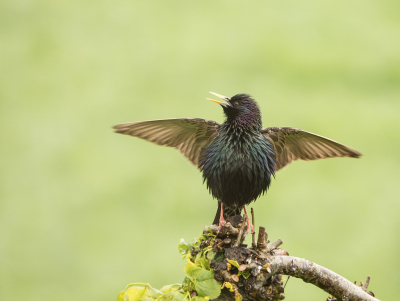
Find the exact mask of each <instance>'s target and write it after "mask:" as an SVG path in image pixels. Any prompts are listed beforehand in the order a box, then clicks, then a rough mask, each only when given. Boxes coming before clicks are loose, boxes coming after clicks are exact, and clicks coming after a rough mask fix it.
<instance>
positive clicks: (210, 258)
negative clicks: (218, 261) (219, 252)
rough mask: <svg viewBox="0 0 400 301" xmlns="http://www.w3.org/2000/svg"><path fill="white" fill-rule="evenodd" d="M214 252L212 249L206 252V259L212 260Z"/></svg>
mask: <svg viewBox="0 0 400 301" xmlns="http://www.w3.org/2000/svg"><path fill="white" fill-rule="evenodd" d="M215 254H216V253H214V252H213V251H209V252H207V259H208V260H213V259H214V258H215Z"/></svg>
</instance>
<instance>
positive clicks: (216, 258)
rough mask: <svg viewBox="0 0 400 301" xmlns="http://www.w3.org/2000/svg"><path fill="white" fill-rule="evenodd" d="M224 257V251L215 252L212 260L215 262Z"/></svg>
mask: <svg viewBox="0 0 400 301" xmlns="http://www.w3.org/2000/svg"><path fill="white" fill-rule="evenodd" d="M223 259H224V253H222V252H218V253H217V254H215V257H214V260H215V262H221V261H222V260H223Z"/></svg>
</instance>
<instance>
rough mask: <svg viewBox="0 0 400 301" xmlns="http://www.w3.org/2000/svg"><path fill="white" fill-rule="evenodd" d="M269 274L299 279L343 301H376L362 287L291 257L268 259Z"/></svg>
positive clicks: (317, 266)
mask: <svg viewBox="0 0 400 301" xmlns="http://www.w3.org/2000/svg"><path fill="white" fill-rule="evenodd" d="M269 263H270V269H271V274H272V275H275V274H283V275H289V276H293V277H296V278H301V279H303V280H304V282H307V283H311V284H314V285H315V286H318V287H319V288H320V289H323V290H324V291H326V292H327V293H329V294H331V295H332V296H335V298H336V299H337V300H343V301H350V300H351V301H377V300H378V299H376V298H374V297H372V296H371V295H369V294H368V293H367V292H366V291H364V290H363V289H362V287H359V286H356V285H355V284H353V283H351V282H350V281H348V280H347V279H345V278H343V277H342V276H340V275H338V274H336V273H335V272H332V271H331V270H328V269H327V268H324V267H322V266H320V265H318V264H316V263H313V262H310V261H308V260H305V259H301V258H297V257H293V256H273V257H270V258H269Z"/></svg>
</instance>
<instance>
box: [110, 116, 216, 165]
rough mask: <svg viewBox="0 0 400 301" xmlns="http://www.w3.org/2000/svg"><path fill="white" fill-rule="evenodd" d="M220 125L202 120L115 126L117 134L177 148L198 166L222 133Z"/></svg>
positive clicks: (143, 122)
mask: <svg viewBox="0 0 400 301" xmlns="http://www.w3.org/2000/svg"><path fill="white" fill-rule="evenodd" d="M219 127H220V124H219V123H217V122H215V121H211V120H206V119H200V118H180V119H159V120H148V121H139V122H129V123H123V124H118V125H116V126H114V129H115V132H116V133H119V134H123V135H129V136H133V137H138V138H141V139H144V140H147V141H150V142H153V143H155V144H158V145H163V146H168V147H174V148H176V149H178V150H179V151H180V152H181V153H182V154H183V155H184V156H185V157H187V158H188V159H189V160H190V161H191V162H192V163H193V164H194V165H196V166H198V164H199V160H200V158H201V156H202V155H203V153H204V150H205V149H206V148H207V147H208V146H209V145H210V144H211V143H212V141H213V140H214V139H215V137H216V136H217V135H218V133H219V131H218V130H219Z"/></svg>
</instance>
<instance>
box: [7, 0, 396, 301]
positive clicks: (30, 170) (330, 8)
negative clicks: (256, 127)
mask: <svg viewBox="0 0 400 301" xmlns="http://www.w3.org/2000/svg"><path fill="white" fill-rule="evenodd" d="M399 33H400V2H399V1H395V0H393V1H390V0H380V1H373V0H346V1H344V0H328V1H316V0H314V1H310V0H303V1H295V0H285V1H282V0H280V1H270V0H263V1H260V0H254V1H232V0H217V1H215V0H213V1H211V0H203V1H177V0H172V1H165V0H164V1H154V0H145V1H124V0H122V1H82V0H80V1H76V0H72V1H63V0H61V1H50V0H39V1H27V0H13V1H11V0H6V1H1V2H0V126H1V131H0V139H1V144H0V150H1V156H0V169H1V174H0V177H1V178H0V187H1V190H0V193H1V200H0V299H1V300H28V299H29V300H35V301H36V300H53V299H54V300H60V301H63V300H105V301H106V300H115V299H116V296H117V294H118V292H119V291H120V290H122V289H124V287H125V286H126V285H127V284H128V283H130V282H148V283H150V284H151V285H152V286H153V287H156V288H160V287H161V286H163V285H165V284H170V283H175V282H181V281H182V279H183V276H184V273H183V262H182V261H181V258H180V255H179V254H178V251H177V244H178V241H179V239H180V238H185V239H186V240H188V241H190V240H191V239H192V238H194V237H197V236H198V235H199V234H200V233H201V231H202V229H203V227H204V225H205V224H210V223H211V221H212V219H213V217H214V214H215V210H216V201H215V200H213V199H212V198H211V196H210V195H209V194H208V191H207V189H206V187H205V186H204V185H203V184H202V178H201V174H200V173H199V171H198V170H196V168H194V167H193V166H192V165H191V164H190V163H189V162H188V161H187V160H186V159H185V158H184V157H183V156H182V155H181V154H180V153H179V152H178V151H176V150H173V149H167V148H162V147H159V146H155V145H153V144H150V143H148V142H145V141H142V140H139V139H135V138H131V137H127V136H122V135H117V134H114V133H113V131H112V130H111V127H112V126H113V125H115V124H118V123H123V122H129V121H138V120H148V119H162V118H174V117H200V118H206V119H211V120H216V121H218V122H222V121H223V114H222V109H221V108H220V107H219V106H218V105H216V104H214V103H212V102H209V101H207V100H206V99H205V98H206V97H210V96H211V95H210V94H208V91H214V92H217V93H220V94H223V95H227V96H232V95H234V94H236V93H249V94H251V95H252V96H254V97H255V99H256V100H257V101H258V103H259V105H260V107H261V109H262V112H263V121H264V126H266V127H267V126H292V127H296V128H301V129H304V130H307V131H311V132H314V133H317V134H320V135H323V136H327V137H329V138H331V139H334V140H337V141H339V142H341V143H344V144H346V145H349V146H351V147H353V148H355V149H357V150H358V151H360V152H361V153H362V154H363V157H362V158H361V159H359V160H355V159H348V158H345V159H332V160H321V161H315V162H295V163H293V164H291V165H290V166H289V167H288V168H287V169H285V170H284V171H282V172H279V173H278V174H277V176H276V180H274V181H273V183H272V186H271V189H270V191H269V192H268V194H267V195H265V196H263V197H261V198H260V199H259V200H258V201H257V202H256V203H255V204H254V206H253V207H254V209H255V212H256V226H260V225H263V226H265V227H266V229H267V231H268V233H269V235H270V239H271V240H275V239H277V238H282V239H283V241H284V245H283V247H284V248H285V249H287V250H288V251H289V253H290V254H291V255H293V256H297V257H301V258H306V259H308V260H310V261H314V262H316V263H318V264H320V265H323V266H325V267H327V268H329V269H332V270H333V271H335V272H337V273H339V274H341V275H343V276H344V277H346V278H347V279H349V280H351V281H354V280H358V281H359V280H365V278H366V276H367V275H370V276H371V277H372V280H371V284H370V289H371V290H372V291H374V292H375V294H376V295H377V297H378V298H379V299H382V300H395V299H396V298H398V295H399V294H400V286H399V285H398V283H399V281H400V276H399V273H398V269H399V268H400V259H399V253H400V242H399V241H400V240H399V230H400V219H399V209H400V205H399V186H400V183H399V180H400V171H399V170H400V157H399V149H400V142H399V134H398V133H399V131H400V122H399V110H400V35H399ZM286 292H287V300H306V299H307V300H325V299H326V297H327V294H326V293H325V292H323V291H321V290H319V289H318V288H316V287H314V286H312V285H310V284H306V283H304V282H303V281H301V280H298V279H293V278H292V279H291V280H290V281H289V283H288V285H287V287H286Z"/></svg>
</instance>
